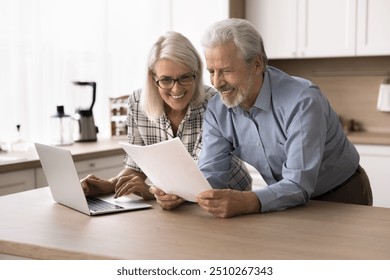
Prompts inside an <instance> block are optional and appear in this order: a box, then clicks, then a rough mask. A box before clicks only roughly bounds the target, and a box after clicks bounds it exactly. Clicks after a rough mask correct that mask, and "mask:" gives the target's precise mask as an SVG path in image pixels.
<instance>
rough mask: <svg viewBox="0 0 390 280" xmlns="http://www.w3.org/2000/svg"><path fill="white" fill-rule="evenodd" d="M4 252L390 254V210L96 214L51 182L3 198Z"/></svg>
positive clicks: (186, 209) (38, 255)
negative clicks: (73, 203)
mask: <svg viewBox="0 0 390 280" xmlns="http://www.w3.org/2000/svg"><path fill="white" fill-rule="evenodd" d="M0 254H7V255H15V256H22V257H26V258H34V259H138V260H148V259H171V260H175V259H182V260H189V259H199V260H205V259H214V260H215V259H217V260H222V259H237V260H238V259H248V260H249V259H269V260H278V259H287V260H289V259H300V260H310V259H316V260H320V259H333V260H340V259H387V260H388V259H390V209H389V208H379V207H368V206H358V205H347V204H341V203H328V202H320V201H312V202H310V203H309V204H308V205H306V206H301V207H296V208H292V209H288V210H285V211H282V212H274V213H268V214H253V215H246V216H240V217H235V218H230V219H220V218H215V217H214V216H212V215H210V214H208V213H206V212H204V211H203V210H202V209H200V207H198V206H197V205H196V204H192V205H183V206H182V207H180V208H179V209H176V210H174V211H164V210H161V209H160V208H159V206H158V205H155V204H154V207H153V208H152V209H148V210H139V211H135V212H127V213H121V214H112V215H104V216H96V217H89V216H86V215H84V214H81V213H79V212H76V211H74V210H71V209H69V208H67V207H64V206H62V205H60V204H57V203H56V202H54V201H53V199H52V197H51V194H50V191H49V189H48V188H42V189H37V190H32V191H27V192H22V193H17V194H12V195H7V196H3V197H0Z"/></svg>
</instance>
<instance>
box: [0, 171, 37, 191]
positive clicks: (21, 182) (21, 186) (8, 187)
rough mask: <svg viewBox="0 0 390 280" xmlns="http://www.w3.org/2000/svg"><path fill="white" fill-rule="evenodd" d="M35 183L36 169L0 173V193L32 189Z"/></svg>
mask: <svg viewBox="0 0 390 280" xmlns="http://www.w3.org/2000/svg"><path fill="white" fill-rule="evenodd" d="M34 185H35V175H34V169H27V170H20V171H13V172H6V173H1V174H0V195H6V194H11V193H16V192H22V191H27V190H32V189H33V188H34Z"/></svg>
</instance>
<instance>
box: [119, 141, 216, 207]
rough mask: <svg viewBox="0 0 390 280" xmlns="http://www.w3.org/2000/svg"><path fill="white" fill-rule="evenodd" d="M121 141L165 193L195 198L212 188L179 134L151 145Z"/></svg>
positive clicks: (194, 199) (123, 146)
mask: <svg viewBox="0 0 390 280" xmlns="http://www.w3.org/2000/svg"><path fill="white" fill-rule="evenodd" d="M120 145H121V146H122V148H123V149H124V150H125V151H126V153H127V154H128V155H129V156H130V157H131V158H132V159H133V160H134V161H135V162H136V163H137V164H138V166H139V167H140V168H141V169H142V171H143V173H145V175H146V176H147V177H148V178H149V180H150V181H152V183H153V185H155V186H156V187H158V188H160V189H162V190H163V191H164V192H165V193H168V194H176V195H178V196H180V197H182V198H184V199H185V200H187V201H192V202H195V201H196V196H197V195H198V194H199V193H200V192H202V191H205V190H210V189H211V186H210V184H209V183H208V181H207V180H206V178H204V177H203V174H202V172H201V171H200V170H199V168H198V166H197V165H196V163H195V161H194V160H193V159H192V157H191V156H190V154H189V153H188V151H187V150H186V148H185V147H184V145H183V143H182V142H181V141H180V139H179V138H173V139H171V140H167V141H163V142H160V143H157V144H153V145H148V146H139V145H131V144H128V143H125V142H120Z"/></svg>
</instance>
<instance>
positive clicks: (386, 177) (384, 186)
mask: <svg viewBox="0 0 390 280" xmlns="http://www.w3.org/2000/svg"><path fill="white" fill-rule="evenodd" d="M356 148H357V150H358V152H359V154H360V165H361V166H362V167H363V168H364V170H366V172H367V175H368V178H369V179H370V183H371V188H372V194H373V199H374V206H380V207H390V173H389V166H390V147H388V146H377V145H356Z"/></svg>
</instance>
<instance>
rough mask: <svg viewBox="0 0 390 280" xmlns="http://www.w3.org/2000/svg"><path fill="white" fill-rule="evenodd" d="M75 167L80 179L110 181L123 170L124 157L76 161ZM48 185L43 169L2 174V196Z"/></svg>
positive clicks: (0, 188) (0, 175)
mask: <svg viewBox="0 0 390 280" xmlns="http://www.w3.org/2000/svg"><path fill="white" fill-rule="evenodd" d="M75 166H76V170H77V173H78V175H79V178H80V179H81V178H84V177H86V176H87V175H88V174H94V175H96V176H98V177H100V178H104V179H109V178H111V177H113V176H115V175H117V174H118V173H119V172H120V171H121V170H122V169H123V155H115V156H107V157H101V158H94V159H88V160H81V161H76V162H75ZM47 185H48V184H47V181H46V177H45V174H44V172H43V169H42V167H36V168H29V169H25V170H18V171H12V172H4V173H0V196H1V195H6V194H11V193H17V192H21V191H27V190H32V189H34V188H41V187H46V186H47Z"/></svg>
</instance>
